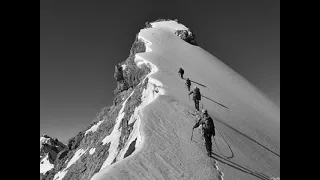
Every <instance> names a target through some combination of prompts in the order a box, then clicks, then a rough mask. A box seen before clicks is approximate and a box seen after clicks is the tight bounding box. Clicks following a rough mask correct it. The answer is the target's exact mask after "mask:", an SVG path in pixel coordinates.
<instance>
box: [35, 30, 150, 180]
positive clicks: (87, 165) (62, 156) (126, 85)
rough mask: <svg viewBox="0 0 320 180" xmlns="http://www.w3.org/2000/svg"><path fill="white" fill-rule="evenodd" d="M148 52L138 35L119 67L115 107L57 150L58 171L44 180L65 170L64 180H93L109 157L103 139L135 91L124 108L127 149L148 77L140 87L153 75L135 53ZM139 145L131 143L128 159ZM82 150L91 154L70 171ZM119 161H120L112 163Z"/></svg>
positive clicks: (121, 142) (123, 131) (123, 133)
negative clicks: (97, 125) (71, 162)
mask: <svg viewBox="0 0 320 180" xmlns="http://www.w3.org/2000/svg"><path fill="white" fill-rule="evenodd" d="M145 50H146V47H145V45H144V42H142V41H141V40H139V39H138V36H136V39H135V42H134V43H133V44H132V47H131V49H130V54H129V57H128V58H127V59H126V60H125V61H124V62H122V63H121V64H119V65H118V66H116V70H115V74H114V77H115V79H116V81H117V88H116V89H115V91H114V94H115V97H114V100H113V105H112V106H109V107H105V108H102V109H101V110H100V112H99V113H98V114H97V117H96V118H95V120H94V121H93V122H92V123H91V124H90V126H89V127H88V128H86V129H85V130H83V131H81V132H79V133H78V134H77V135H76V136H75V137H72V138H70V139H69V140H68V143H67V146H65V148H62V149H60V148H57V150H58V152H57V153H56V154H55V155H54V156H55V159H56V160H55V161H54V168H53V169H51V170H50V171H47V172H46V173H45V174H44V175H42V177H41V176H40V179H43V180H44V179H45V180H52V179H53V177H54V175H55V174H56V173H58V172H59V171H63V170H66V172H67V173H66V174H65V176H64V178H63V179H68V180H71V179H77V180H78V179H91V177H92V176H93V175H94V174H95V173H97V172H99V170H100V168H101V166H102V165H103V163H104V162H105V160H106V159H107V157H108V156H109V147H110V143H107V144H105V145H103V144H102V140H103V139H104V138H105V137H106V136H108V135H110V133H111V132H112V130H113V128H114V126H115V120H116V118H117V116H118V114H119V111H120V109H121V108H122V104H123V102H124V100H125V99H127V98H128V96H129V95H130V94H131V93H132V92H133V91H134V93H133V94H132V95H131V97H130V98H129V99H128V100H127V102H126V105H125V106H124V112H125V116H124V117H123V119H122V120H121V124H120V126H121V136H120V139H119V146H118V149H119V150H121V149H123V147H124V146H125V144H126V143H127V141H128V138H129V135H130V133H131V132H132V129H133V125H134V123H132V124H128V122H129V120H130V117H131V116H132V115H133V113H134V110H135V108H136V107H138V106H139V105H140V104H141V96H142V91H143V89H145V88H146V86H147V83H148V78H146V79H145V81H144V83H141V84H139V83H140V82H141V81H142V80H143V79H144V78H145V77H146V75H147V74H148V73H150V67H148V66H146V65H142V66H140V67H137V65H136V64H135V62H134V58H135V54H136V53H141V52H145ZM121 65H126V68H125V69H124V70H123V69H122V67H121ZM100 121H102V122H101V123H100V125H99V127H98V129H97V130H96V131H95V132H89V133H87V134H86V135H85V132H86V130H88V129H89V128H91V127H92V126H93V125H96V124H97V123H98V122H100ZM135 142H136V140H135V141H134V143H131V144H130V147H129V149H128V151H127V152H126V157H127V156H129V155H130V154H131V153H132V152H134V148H132V146H133V147H134V144H135ZM91 148H95V151H94V153H93V154H90V153H89V151H90V149H91ZM79 149H82V150H87V151H86V153H84V154H83V155H82V156H81V157H80V158H79V159H78V160H77V161H76V162H75V163H74V164H72V165H71V166H70V167H69V168H68V169H66V167H67V164H68V162H69V161H70V159H71V158H72V157H73V156H74V154H75V152H76V151H77V150H79ZM115 162H116V158H115V159H114V160H113V162H112V163H115Z"/></svg>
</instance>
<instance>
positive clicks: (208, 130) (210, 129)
mask: <svg viewBox="0 0 320 180" xmlns="http://www.w3.org/2000/svg"><path fill="white" fill-rule="evenodd" d="M200 125H202V132H203V136H204V140H205V143H206V149H207V152H208V156H211V155H212V152H211V151H212V142H211V137H212V136H213V137H214V136H215V127H214V123H213V120H212V118H211V117H210V116H209V114H208V111H207V110H206V109H202V113H201V115H200V117H199V118H198V120H197V123H196V124H195V125H194V126H193V128H192V134H191V141H192V136H193V130H194V129H195V128H197V127H199V126H200Z"/></svg>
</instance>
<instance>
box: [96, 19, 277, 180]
mask: <svg viewBox="0 0 320 180" xmlns="http://www.w3.org/2000/svg"><path fill="white" fill-rule="evenodd" d="M151 25H152V28H146V29H142V30H141V31H140V32H139V34H138V38H140V39H142V40H143V42H145V44H146V46H147V47H146V49H147V51H146V52H144V53H138V54H136V61H135V62H136V63H137V64H139V65H140V64H143V63H149V64H151V65H152V67H153V68H152V70H153V71H152V72H151V73H150V74H149V75H148V77H149V82H148V88H147V89H146V90H145V91H144V93H143V97H144V98H142V104H141V105H140V106H139V107H137V108H136V110H135V113H134V115H133V116H132V117H131V119H130V122H132V121H139V122H138V123H135V127H134V130H133V131H132V133H131V134H130V138H129V140H128V141H129V142H132V141H133V140H134V139H136V138H137V139H139V140H138V141H140V142H139V143H136V145H135V152H134V153H133V154H132V155H131V156H129V157H126V158H124V159H123V154H124V152H126V149H128V147H125V148H124V150H122V152H120V156H117V158H118V161H117V162H116V163H114V164H112V165H108V164H110V163H108V164H104V166H103V168H101V169H100V171H99V172H98V173H97V174H95V175H94V176H93V177H92V180H104V179H201V180H205V179H208V180H209V179H228V180H229V179H244V180H248V179H271V178H273V177H280V109H279V107H277V106H275V105H274V104H273V103H272V102H271V101H269V100H268V99H267V98H266V97H265V96H264V95H263V93H262V92H260V91H259V90H258V89H257V88H255V87H254V86H253V85H251V84H250V83H249V82H248V81H247V80H245V79H244V78H243V77H241V76H240V75H239V74H237V73H236V72H234V71H233V70H232V69H230V68H229V67H227V66H226V65H225V64H223V63H222V62H221V61H220V60H218V59H217V58H216V57H214V56H212V55H211V54H210V53H208V52H206V51H205V50H203V49H202V48H200V47H197V46H193V45H190V44H188V43H187V42H185V41H183V40H181V39H180V38H179V37H178V36H176V35H175V34H174V31H175V30H179V29H182V30H186V29H187V28H186V27H185V26H183V25H179V24H177V23H176V22H174V21H165V22H157V23H151ZM179 67H182V68H183V69H184V70H185V77H189V78H190V79H191V81H192V86H194V85H197V86H198V87H199V88H200V91H201V93H202V95H203V96H202V101H201V107H202V106H203V107H204V108H206V109H207V110H208V112H209V114H210V115H211V116H212V117H213V119H214V122H215V125H216V130H217V133H216V137H215V139H214V140H213V151H214V155H213V157H212V158H210V157H208V156H207V155H206V151H205V148H204V142H203V140H202V138H201V136H200V133H199V131H198V130H195V131H194V133H193V141H191V140H190V136H191V131H192V126H193V125H194V124H195V118H196V117H195V116H196V115H197V112H196V111H195V109H194V105H193V102H192V101H189V99H188V97H187V96H188V92H187V90H186V88H185V86H184V83H185V81H184V80H182V79H181V78H180V77H179V76H178V75H177V71H178V69H179ZM214 101H216V102H219V103H221V104H223V105H225V106H226V107H228V108H224V107H222V106H220V105H218V104H217V103H215V102H214ZM119 114H120V113H119ZM138 137H139V138H138ZM110 141H111V139H110V140H108V142H110ZM127 144H130V143H127ZM109 151H110V150H109ZM117 153H119V152H117ZM113 157H114V156H113ZM111 160H112V159H110V160H109V161H111ZM109 161H108V162H109Z"/></svg>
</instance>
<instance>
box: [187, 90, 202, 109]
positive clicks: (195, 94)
mask: <svg viewBox="0 0 320 180" xmlns="http://www.w3.org/2000/svg"><path fill="white" fill-rule="evenodd" d="M190 94H193V98H192V100H193V101H194V106H195V108H196V109H197V110H198V111H200V110H199V101H200V100H201V94H200V89H199V88H198V87H197V86H194V89H193V91H191V92H190V93H189V96H190Z"/></svg>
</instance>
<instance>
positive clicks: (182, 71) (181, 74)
mask: <svg viewBox="0 0 320 180" xmlns="http://www.w3.org/2000/svg"><path fill="white" fill-rule="evenodd" d="M178 74H180V76H181V79H183V74H184V70H183V69H182V68H180V69H179V71H178Z"/></svg>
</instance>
